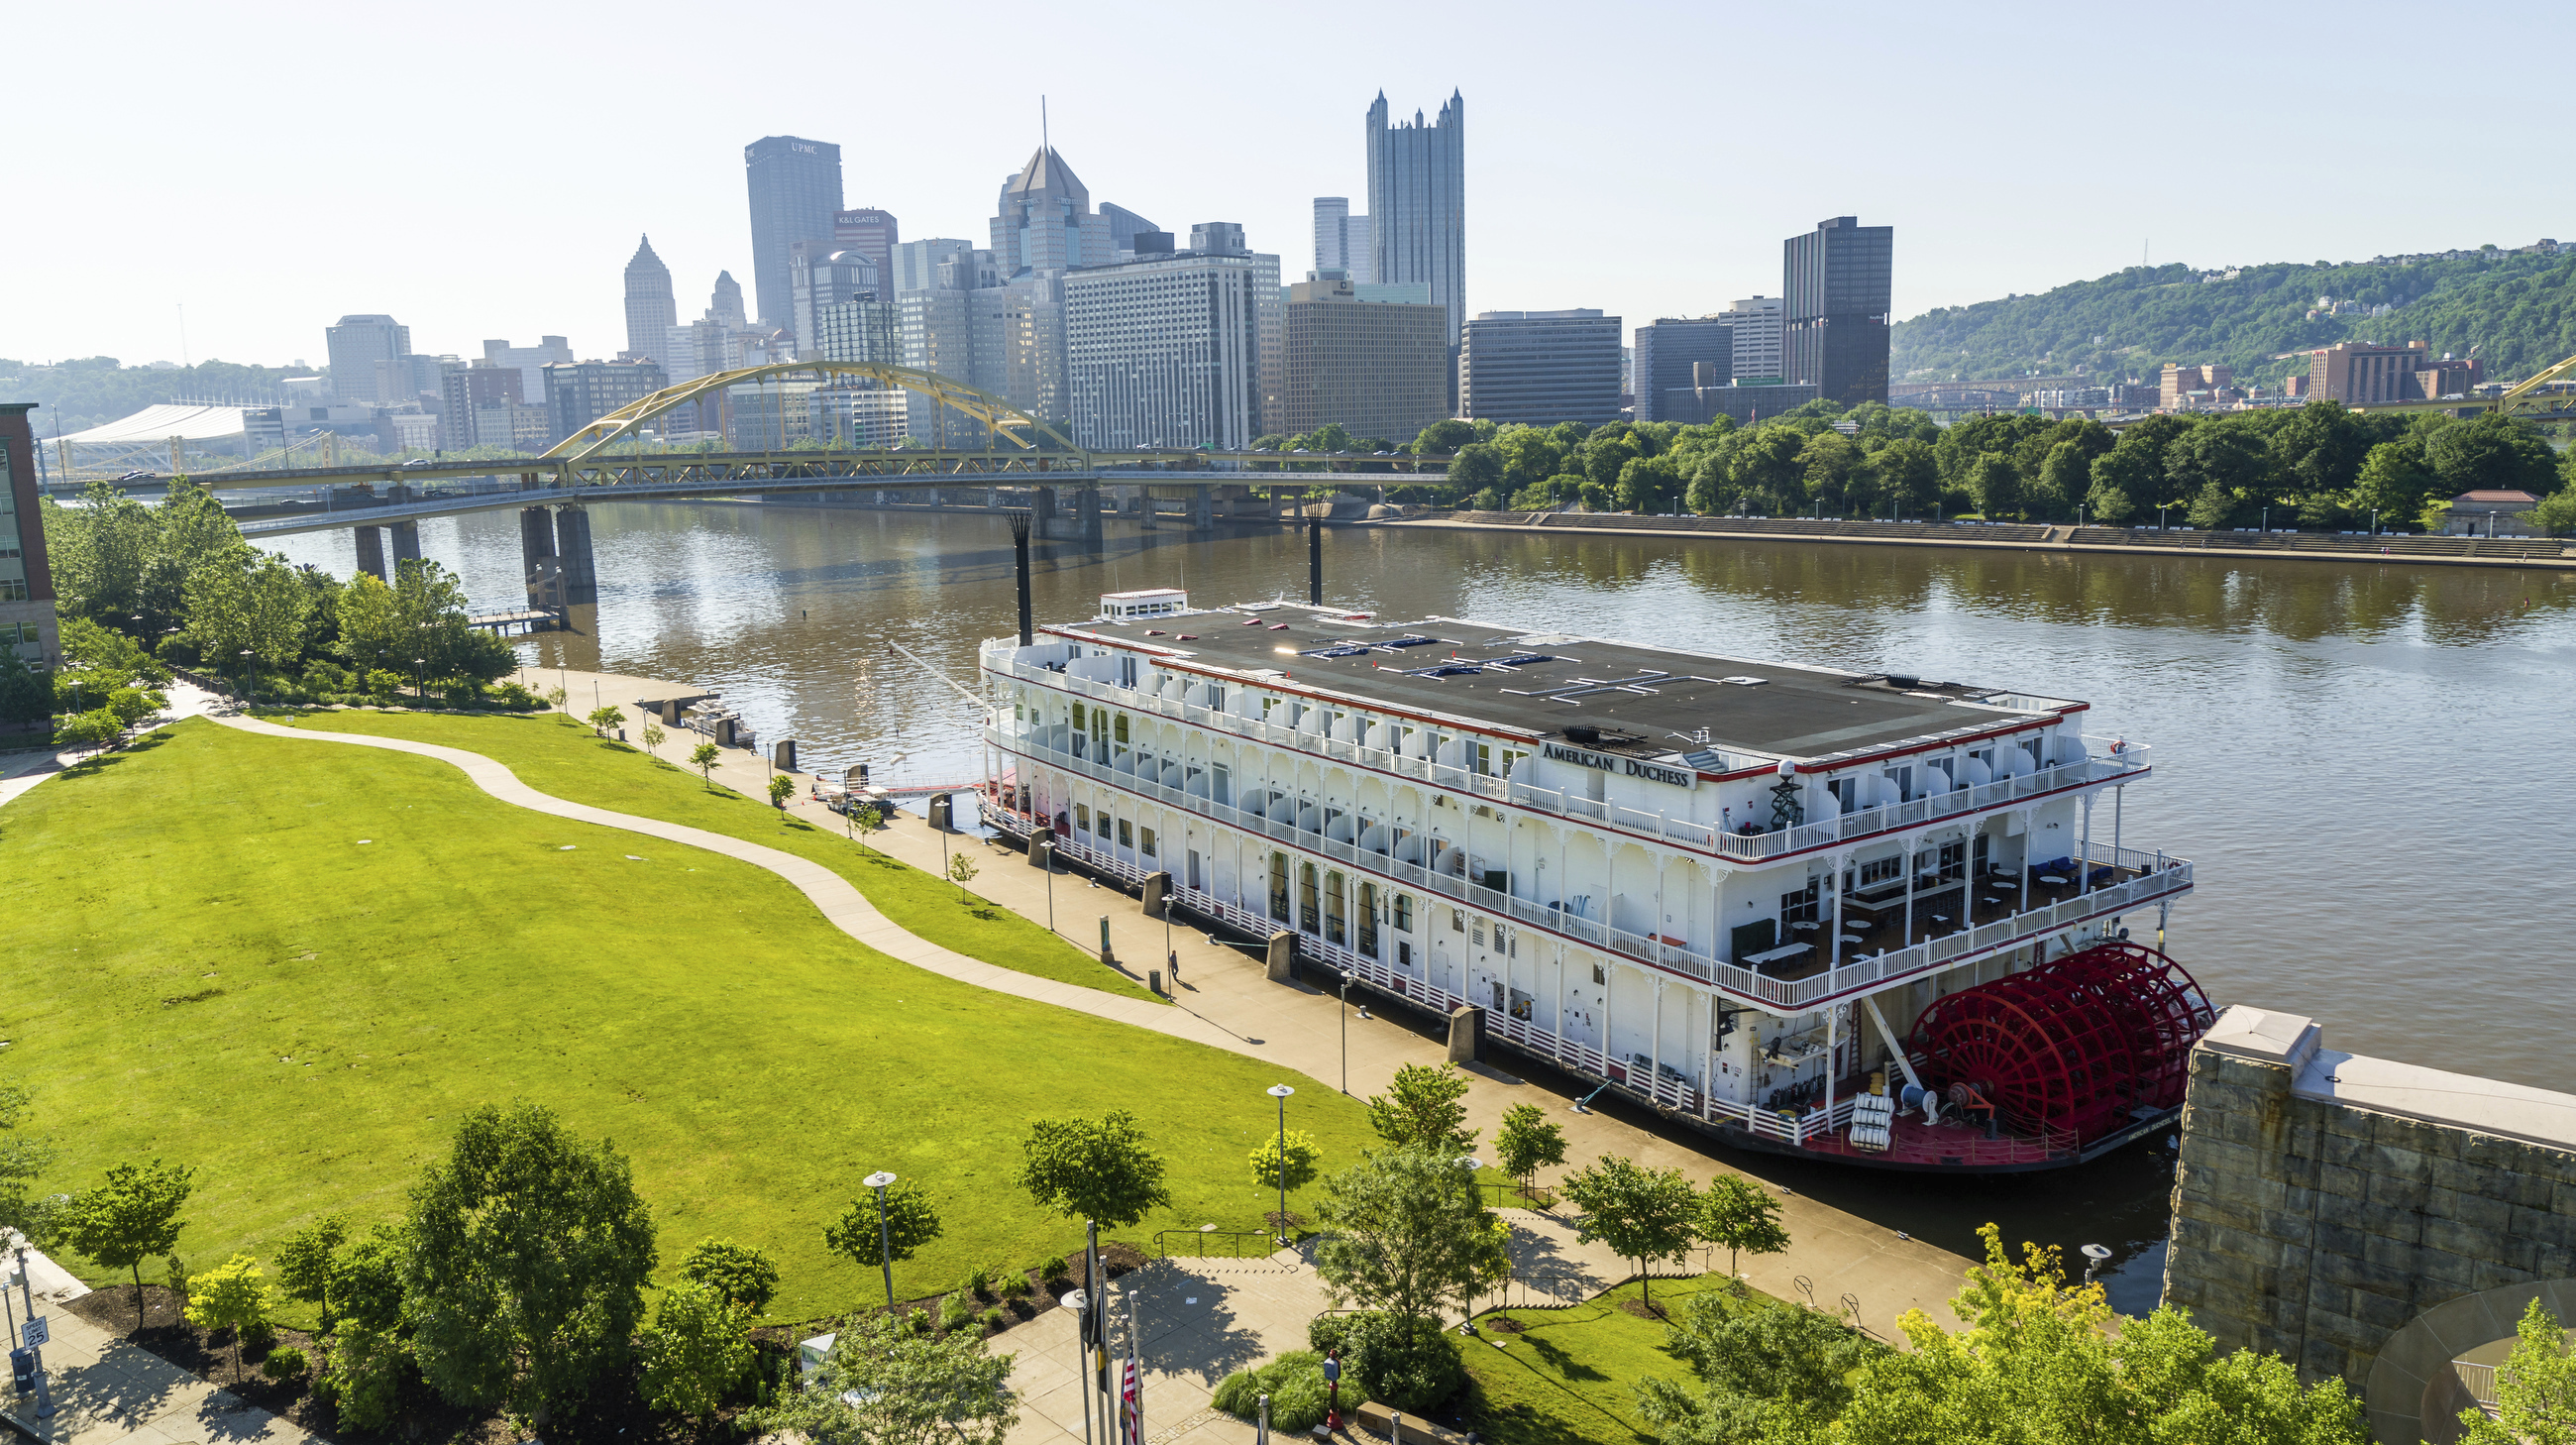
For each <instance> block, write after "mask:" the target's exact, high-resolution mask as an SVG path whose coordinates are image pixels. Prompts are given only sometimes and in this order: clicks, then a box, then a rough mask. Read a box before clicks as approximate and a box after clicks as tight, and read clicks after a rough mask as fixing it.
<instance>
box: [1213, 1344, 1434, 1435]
mask: <svg viewBox="0 0 2576 1445" xmlns="http://www.w3.org/2000/svg"><path fill="white" fill-rule="evenodd" d="M1453 1358H1454V1357H1453ZM1344 1378H1345V1379H1347V1378H1349V1377H1348V1376H1347V1375H1345V1376H1344ZM1263 1395H1268V1396H1269V1397H1270V1428H1271V1429H1272V1430H1273V1431H1285V1432H1287V1433H1288V1434H1291V1435H1303V1434H1305V1433H1306V1432H1307V1431H1309V1430H1312V1429H1314V1428H1315V1427H1316V1426H1317V1425H1319V1424H1322V1423H1323V1419H1324V1406H1325V1404H1326V1402H1327V1401H1328V1400H1329V1399H1330V1394H1329V1392H1328V1391H1327V1390H1326V1389H1325V1388H1324V1357H1323V1356H1322V1355H1319V1354H1317V1353H1316V1352H1314V1351H1313V1350H1292V1351H1290V1352H1288V1353H1287V1354H1284V1355H1281V1356H1280V1357H1279V1358H1277V1359H1275V1360H1272V1361H1271V1362H1270V1363H1269V1364H1266V1365H1264V1366H1262V1367H1261V1368H1259V1369H1257V1370H1238V1371H1236V1372H1235V1373H1233V1374H1231V1375H1228V1376H1226V1377H1225V1379H1223V1380H1222V1381H1220V1382H1218V1384H1217V1387H1216V1395H1215V1397H1214V1398H1213V1399H1211V1400H1210V1401H1209V1402H1208V1403H1210V1404H1212V1405H1214V1406H1215V1407H1216V1408H1218V1409H1220V1410H1223V1411H1225V1412H1226V1413H1227V1414H1229V1415H1233V1416H1236V1417H1238V1418H1240V1419H1245V1420H1258V1419H1259V1418H1261V1397H1262V1396H1263ZM1353 1403H1357V1401H1356V1399H1354V1401H1353Z"/></svg>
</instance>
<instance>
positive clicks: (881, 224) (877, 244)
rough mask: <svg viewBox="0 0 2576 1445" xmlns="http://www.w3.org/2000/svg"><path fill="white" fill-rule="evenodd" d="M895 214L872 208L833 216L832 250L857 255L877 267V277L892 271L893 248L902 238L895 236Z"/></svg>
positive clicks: (836, 212)
mask: <svg viewBox="0 0 2576 1445" xmlns="http://www.w3.org/2000/svg"><path fill="white" fill-rule="evenodd" d="M896 229H897V228H896V226H895V220H894V213H893V212H892V211H880V210H878V209H876V208H875V207H874V206H862V207H860V208H859V209H857V210H854V211H835V212H833V213H832V249H833V250H835V251H857V252H860V253H862V254H864V255H866V256H867V257H868V258H869V259H870V260H872V261H875V262H876V263H877V274H878V275H879V276H884V275H886V274H888V273H890V272H892V271H893V270H894V248H895V246H896V244H897V243H898V242H900V241H901V240H902V239H903V238H902V237H901V236H899V235H897V234H896Z"/></svg>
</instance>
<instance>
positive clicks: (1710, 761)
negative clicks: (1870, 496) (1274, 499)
mask: <svg viewBox="0 0 2576 1445" xmlns="http://www.w3.org/2000/svg"><path fill="white" fill-rule="evenodd" d="M1148 623H1150V627H1149V625H1148ZM1069 630H1077V631H1083V632H1088V633H1091V634H1093V635H1095V636H1097V637H1099V638H1101V639H1102V640H1104V641H1106V640H1110V639H1116V640H1119V641H1123V642H1133V643H1137V644H1142V645H1145V646H1150V647H1158V648H1167V649H1169V650H1171V651H1173V652H1177V653H1179V654H1182V655H1183V656H1184V657H1186V658H1188V659H1190V660H1192V661H1195V662H1198V663H1202V664H1205V665H1208V666H1212V667H1219V668H1224V669H1227V670H1229V671H1232V672H1237V673H1247V672H1256V671H1271V672H1277V673H1284V674H1286V675H1287V678H1286V681H1287V685H1288V686H1290V687H1291V688H1295V687H1298V686H1301V685H1302V686H1307V687H1313V688H1316V689H1319V690H1323V691H1328V692H1335V693H1341V694H1344V695H1347V696H1350V697H1353V698H1357V699H1359V700H1361V701H1362V702H1363V703H1368V704H1375V705H1377V706H1382V707H1386V708H1389V709H1392V710H1395V711H1399V712H1402V711H1411V712H1419V713H1436V714H1440V715H1443V716H1447V717H1452V718H1459V719H1465V720H1470V721H1478V722H1486V723H1492V724H1496V725H1499V726H1501V727H1504V728H1509V729H1517V730H1520V731H1523V732H1528V733H1532V734H1537V735H1540V736H1543V737H1547V738H1551V739H1563V740H1565V741H1567V742H1570V743H1574V744H1576V745H1578V746H1584V747H1592V748H1598V749H1600V750H1602V751H1609V752H1623V753H1631V754H1636V755H1639V756H1646V755H1653V756H1663V755H1667V754H1680V755H1683V756H1685V757H1689V756H1690V755H1691V754H1693V753H1706V752H1712V751H1714V752H1720V753H1723V752H1725V751H1726V750H1730V749H1732V750H1735V751H1736V752H1737V753H1738V754H1739V755H1738V756H1736V757H1731V758H1693V759H1692V761H1693V762H1694V763H1696V764H1697V765H1698V766H1699V767H1700V768H1701V770H1702V771H1708V772H1722V771H1728V770H1731V769H1733V768H1740V767H1745V766H1750V765H1753V764H1755V763H1758V762H1762V761H1766V760H1768V759H1769V758H1777V757H1790V758H1797V759H1802V760H1806V759H1815V758H1822V757H1830V756H1834V755H1837V754H1843V753H1852V752H1868V751H1876V750H1879V749H1883V748H1887V747H1892V746H1895V745H1897V744H1900V743H1905V742H1910V741H1916V740H1930V739H1932V738H1935V737H1939V736H1943V735H1955V734H1960V733H1967V732H1978V731H1985V730H1989V729H1992V728H1994V727H1996V726H1997V725H1999V724H2005V723H2010V722H2015V721H2031V720H2034V719H2033V715H2032V713H2031V712H2029V711H2027V710H2021V709H2014V708H2006V707H2001V706H1985V705H1981V704H1980V703H1979V702H1978V700H1979V699H1983V698H1987V697H1991V696H1993V695H1995V694H1996V693H1998V692H2000V691H2001V690H2000V689H1995V688H1982V687H1969V686H1965V685H1962V684H1958V683H1948V682H1938V681H1933V680H1930V679H1925V678H1919V677H1910V676H1905V675H1902V674H1898V675H1894V676H1890V675H1889V674H1885V673H1847V672H1840V671H1836V670H1833V669H1830V668H1816V667H1797V666H1790V665H1786V664H1782V663H1776V662H1747V661H1743V660H1740V659H1734V658H1720V657H1709V656H1703V655H1699V654H1694V653H1687V652H1675V651H1671V650H1669V649H1664V648H1652V647H1638V646H1634V645H1631V644H1628V643H1621V642H1603V641H1598V640H1595V639H1592V638H1582V637H1575V636H1571V635H1568V634H1562V633H1533V632H1528V631H1521V630H1515V629H1512V628H1508V627H1498V626H1495V625H1494V624H1491V623H1482V622H1471V621H1465V620H1461V619H1458V618H1447V617H1432V618H1425V619H1423V620H1421V621H1418V622H1406V623H1392V624H1389V623H1380V622H1377V621H1375V620H1371V621H1367V622H1352V621H1335V620H1332V616H1331V614H1329V613H1320V612H1317V611H1314V610H1312V609H1309V608H1306V607H1303V606H1299V605H1271V606H1261V607H1259V608H1258V610H1241V611H1222V612H1192V613H1184V614H1181V615H1179V616H1174V617H1158V618H1152V619H1145V620H1140V621H1134V622H1127V623H1106V622H1097V623H1082V624H1073V625H1072V627H1071V628H1070V629H1069ZM1149 631H1151V632H1158V633H1160V634H1161V635H1159V636H1149V635H1147V634H1148V632H1149ZM1184 634H1186V638H1184ZM1569 728H1571V729H1573V730H1574V733H1575V735H1574V736H1571V737H1569V736H1568V733H1567V730H1568V729H1569ZM1587 731H1588V734H1589V736H1590V737H1591V738H1592V739H1594V740H1587ZM1747 752H1749V753H1754V754H1760V755H1763V756H1761V757H1753V758H1747V757H1743V756H1741V754H1743V753H1747Z"/></svg>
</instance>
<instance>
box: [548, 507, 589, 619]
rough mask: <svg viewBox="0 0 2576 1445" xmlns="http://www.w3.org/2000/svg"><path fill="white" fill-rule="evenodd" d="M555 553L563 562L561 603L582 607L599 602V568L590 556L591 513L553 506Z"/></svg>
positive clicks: (573, 508)
mask: <svg viewBox="0 0 2576 1445" xmlns="http://www.w3.org/2000/svg"><path fill="white" fill-rule="evenodd" d="M555 555H556V556H557V557H559V558H561V559H562V562H563V592H564V602H565V604H566V605H568V606H573V607H583V606H589V605H592V604H595V603H597V602H598V601H599V568H598V567H597V565H595V564H594V563H593V562H592V561H591V556H590V513H589V512H588V511H587V510H585V509H583V508H580V507H558V508H556V509H555Z"/></svg>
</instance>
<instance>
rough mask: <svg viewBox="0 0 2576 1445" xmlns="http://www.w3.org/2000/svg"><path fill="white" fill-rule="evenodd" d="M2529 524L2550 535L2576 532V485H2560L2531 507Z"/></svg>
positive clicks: (2562, 535) (2560, 535) (2557, 535)
mask: <svg viewBox="0 0 2576 1445" xmlns="http://www.w3.org/2000/svg"><path fill="white" fill-rule="evenodd" d="M2531 525H2533V526H2534V527H2537V528H2539V529H2540V530H2541V531H2542V532H2543V533H2544V534H2546V535H2548V536H2552V537H2564V536H2566V535H2567V534H2568V533H2569V532H2576V487H2561V488H2560V489H2559V490H2557V491H2555V492H2552V493H2550V494H2549V495H2548V496H2545V497H2543V498H2541V499H2540V505H2539V506H2536V507H2534V508H2532V509H2531Z"/></svg>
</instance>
